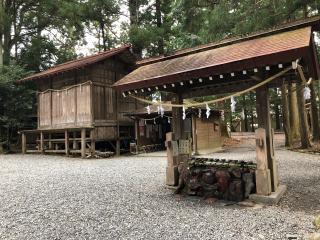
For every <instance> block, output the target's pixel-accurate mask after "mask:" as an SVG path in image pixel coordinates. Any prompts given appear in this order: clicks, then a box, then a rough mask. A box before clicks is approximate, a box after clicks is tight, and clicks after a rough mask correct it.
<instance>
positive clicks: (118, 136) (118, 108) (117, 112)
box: [116, 92, 120, 156]
mask: <svg viewBox="0 0 320 240" xmlns="http://www.w3.org/2000/svg"><path fill="white" fill-rule="evenodd" d="M119 110H120V95H119V94H118V93H117V92H116V122H117V129H116V156H120V123H119Z"/></svg>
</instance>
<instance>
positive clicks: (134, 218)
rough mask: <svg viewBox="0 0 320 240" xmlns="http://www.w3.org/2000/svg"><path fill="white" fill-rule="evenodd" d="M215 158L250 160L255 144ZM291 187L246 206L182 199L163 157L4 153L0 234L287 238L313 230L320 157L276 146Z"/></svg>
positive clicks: (319, 199)
mask: <svg viewBox="0 0 320 240" xmlns="http://www.w3.org/2000/svg"><path fill="white" fill-rule="evenodd" d="M216 156H218V157H223V158H228V159H252V160H254V156H255V152H254V148H253V147H251V148H250V147H248V146H239V147H236V148H233V149H230V150H227V151H226V152H224V153H217V154H216ZM277 156H278V159H279V168H280V176H281V181H282V183H284V184H286V185H287V186H288V193H287V194H286V195H285V197H284V198H283V199H282V201H281V202H280V204H279V206H274V207H257V208H246V207H238V206H228V207H226V206H223V205H222V204H217V203H216V204H210V203H207V202H205V201H203V200H201V199H196V198H179V197H177V196H174V195H173V193H172V190H169V189H167V188H166V187H165V185H164V180H165V167H166V160H165V158H164V157H161V156H158V155H153V156H143V157H142V156H140V157H138V156H135V157H121V158H112V159H104V160H82V159H70V158H64V157H57V156H39V155H26V156H22V155H6V156H0V203H1V204H0V239H23V240H24V239H219V240H220V239H228V240H230V239H237V240H239V239H268V240H269V239H287V237H288V236H289V235H297V236H299V237H302V236H304V235H305V234H308V233H312V232H314V231H315V230H314V227H313V225H312V220H313V218H314V216H315V215H316V214H320V184H319V183H320V159H318V158H319V156H312V155H307V154H301V153H294V152H289V151H286V150H283V149H278V151H277Z"/></svg>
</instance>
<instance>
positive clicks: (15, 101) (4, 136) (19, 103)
mask: <svg viewBox="0 0 320 240" xmlns="http://www.w3.org/2000/svg"><path fill="white" fill-rule="evenodd" d="M0 71H1V73H0V141H3V140H7V141H8V142H10V141H11V140H13V139H12V137H13V136H16V132H17V131H18V130H19V129H20V128H22V127H25V126H26V125H29V124H30V118H31V117H32V114H33V113H34V108H35V92H34V90H32V89H33V88H32V86H30V85H29V86H26V85H22V84H16V81H17V80H19V79H21V78H23V77H25V76H26V74H27V72H26V71H25V70H24V69H23V68H21V67H19V66H17V65H10V66H4V67H3V68H1V69H0Z"/></svg>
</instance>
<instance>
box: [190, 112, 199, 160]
mask: <svg viewBox="0 0 320 240" xmlns="http://www.w3.org/2000/svg"><path fill="white" fill-rule="evenodd" d="M191 121H192V145H193V154H195V155H197V154H198V142H197V122H196V121H197V118H196V116H195V115H194V114H192V119H191Z"/></svg>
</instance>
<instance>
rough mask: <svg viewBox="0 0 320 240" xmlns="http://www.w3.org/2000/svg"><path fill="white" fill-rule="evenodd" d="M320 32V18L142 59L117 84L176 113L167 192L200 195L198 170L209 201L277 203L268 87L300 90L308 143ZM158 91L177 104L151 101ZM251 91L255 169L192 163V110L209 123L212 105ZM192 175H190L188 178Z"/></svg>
mask: <svg viewBox="0 0 320 240" xmlns="http://www.w3.org/2000/svg"><path fill="white" fill-rule="evenodd" d="M318 28H319V18H312V19H307V20H305V21H299V22H295V23H290V24H287V25H282V26H279V27H278V28H276V29H274V30H272V31H266V32H260V33H259V34H252V35H249V36H246V37H244V38H236V39H230V40H225V41H221V42H218V43H211V44H208V45H204V46H200V47H196V48H191V49H185V50H181V51H178V52H176V53H175V54H173V55H169V56H160V57H155V58H150V59H146V60H142V61H140V62H139V63H138V68H137V69H136V70H134V71H133V72H131V73H130V74H128V75H127V76H125V77H124V78H123V79H121V80H120V81H118V82H117V83H116V84H115V85H114V87H115V88H116V89H117V90H118V91H121V92H122V94H123V95H124V96H128V97H131V98H134V99H136V100H138V101H141V102H144V103H146V104H150V105H156V106H159V107H160V108H161V107H163V106H170V107H172V133H168V134H167V139H166V146H167V169H166V173H167V175H166V183H167V185H171V186H178V189H180V188H183V187H184V186H185V185H187V184H190V185H189V186H188V187H189V190H190V189H191V190H192V191H193V193H194V191H195V190H194V189H193V188H197V187H199V182H197V178H198V177H199V175H197V174H199V171H200V172H201V173H200V175H201V179H202V180H201V181H202V182H204V185H203V186H201V189H202V190H203V189H207V190H208V192H209V193H210V194H211V193H212V194H217V195H218V196H219V197H221V198H226V199H231V200H237V199H239V200H240V198H242V199H243V198H248V197H250V198H251V199H252V200H255V201H257V202H262V203H268V204H275V203H277V202H278V201H279V199H280V197H281V196H282V194H283V193H284V192H285V190H286V187H285V186H282V185H281V184H280V183H279V174H278V167H277V157H276V154H275V150H274V141H273V134H274V133H273V129H272V128H271V121H270V103H269V99H270V98H269V88H275V87H277V88H280V87H281V86H283V85H284V84H287V83H295V84H296V85H297V88H296V94H297V99H298V108H299V111H300V113H301V114H300V129H301V138H302V139H305V140H306V141H307V140H308V139H309V132H308V127H307V117H306V109H305V100H304V96H303V90H304V88H305V87H306V86H307V85H308V84H310V81H312V79H319V72H320V71H319V65H318V60H317V56H316V52H315V44H314V39H313V34H312V33H313V31H315V30H318ZM156 91H165V92H170V93H171V102H170V103H166V102H154V101H149V100H146V98H145V96H147V95H148V96H150V95H151V94H152V93H153V92H156ZM252 91H253V92H255V94H256V107H257V115H258V129H257V130H256V163H247V162H232V161H226V160H223V159H200V158H194V157H191V151H189V149H190V144H191V143H190V141H189V140H188V139H187V136H185V134H184V129H183V125H184V124H183V121H184V119H185V112H186V109H190V108H195V109H197V108H203V107H205V108H206V109H207V111H206V114H203V115H202V116H201V117H203V118H206V117H208V116H210V112H211V107H212V104H216V103H219V102H223V101H226V100H229V99H231V98H232V97H234V96H240V95H241V94H244V93H248V92H252ZM212 95H214V96H216V98H215V99H214V100H209V101H203V102H198V103H192V104H185V103H184V102H183V100H184V99H189V98H194V97H202V96H212ZM186 169H188V170H190V169H192V170H190V171H191V172H190V171H189V172H188V173H186ZM209 170H210V171H211V172H210V171H209ZM184 175H186V176H187V177H185V178H187V179H188V180H187V179H184ZM250 178H253V180H252V179H250ZM190 179H191V180H190ZM192 181H193V183H195V182H197V183H196V184H195V185H197V186H193V185H192V184H193V183H190V182H192ZM211 183H212V184H211ZM252 184H254V186H253V185H252ZM241 189H242V190H241ZM192 191H191V192H192ZM210 191H212V192H210ZM239 191H242V192H241V193H240V192H239ZM237 192H239V193H237ZM237 194H238V195H237ZM239 195H240V196H241V197H239ZM249 195H250V196H249Z"/></svg>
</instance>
